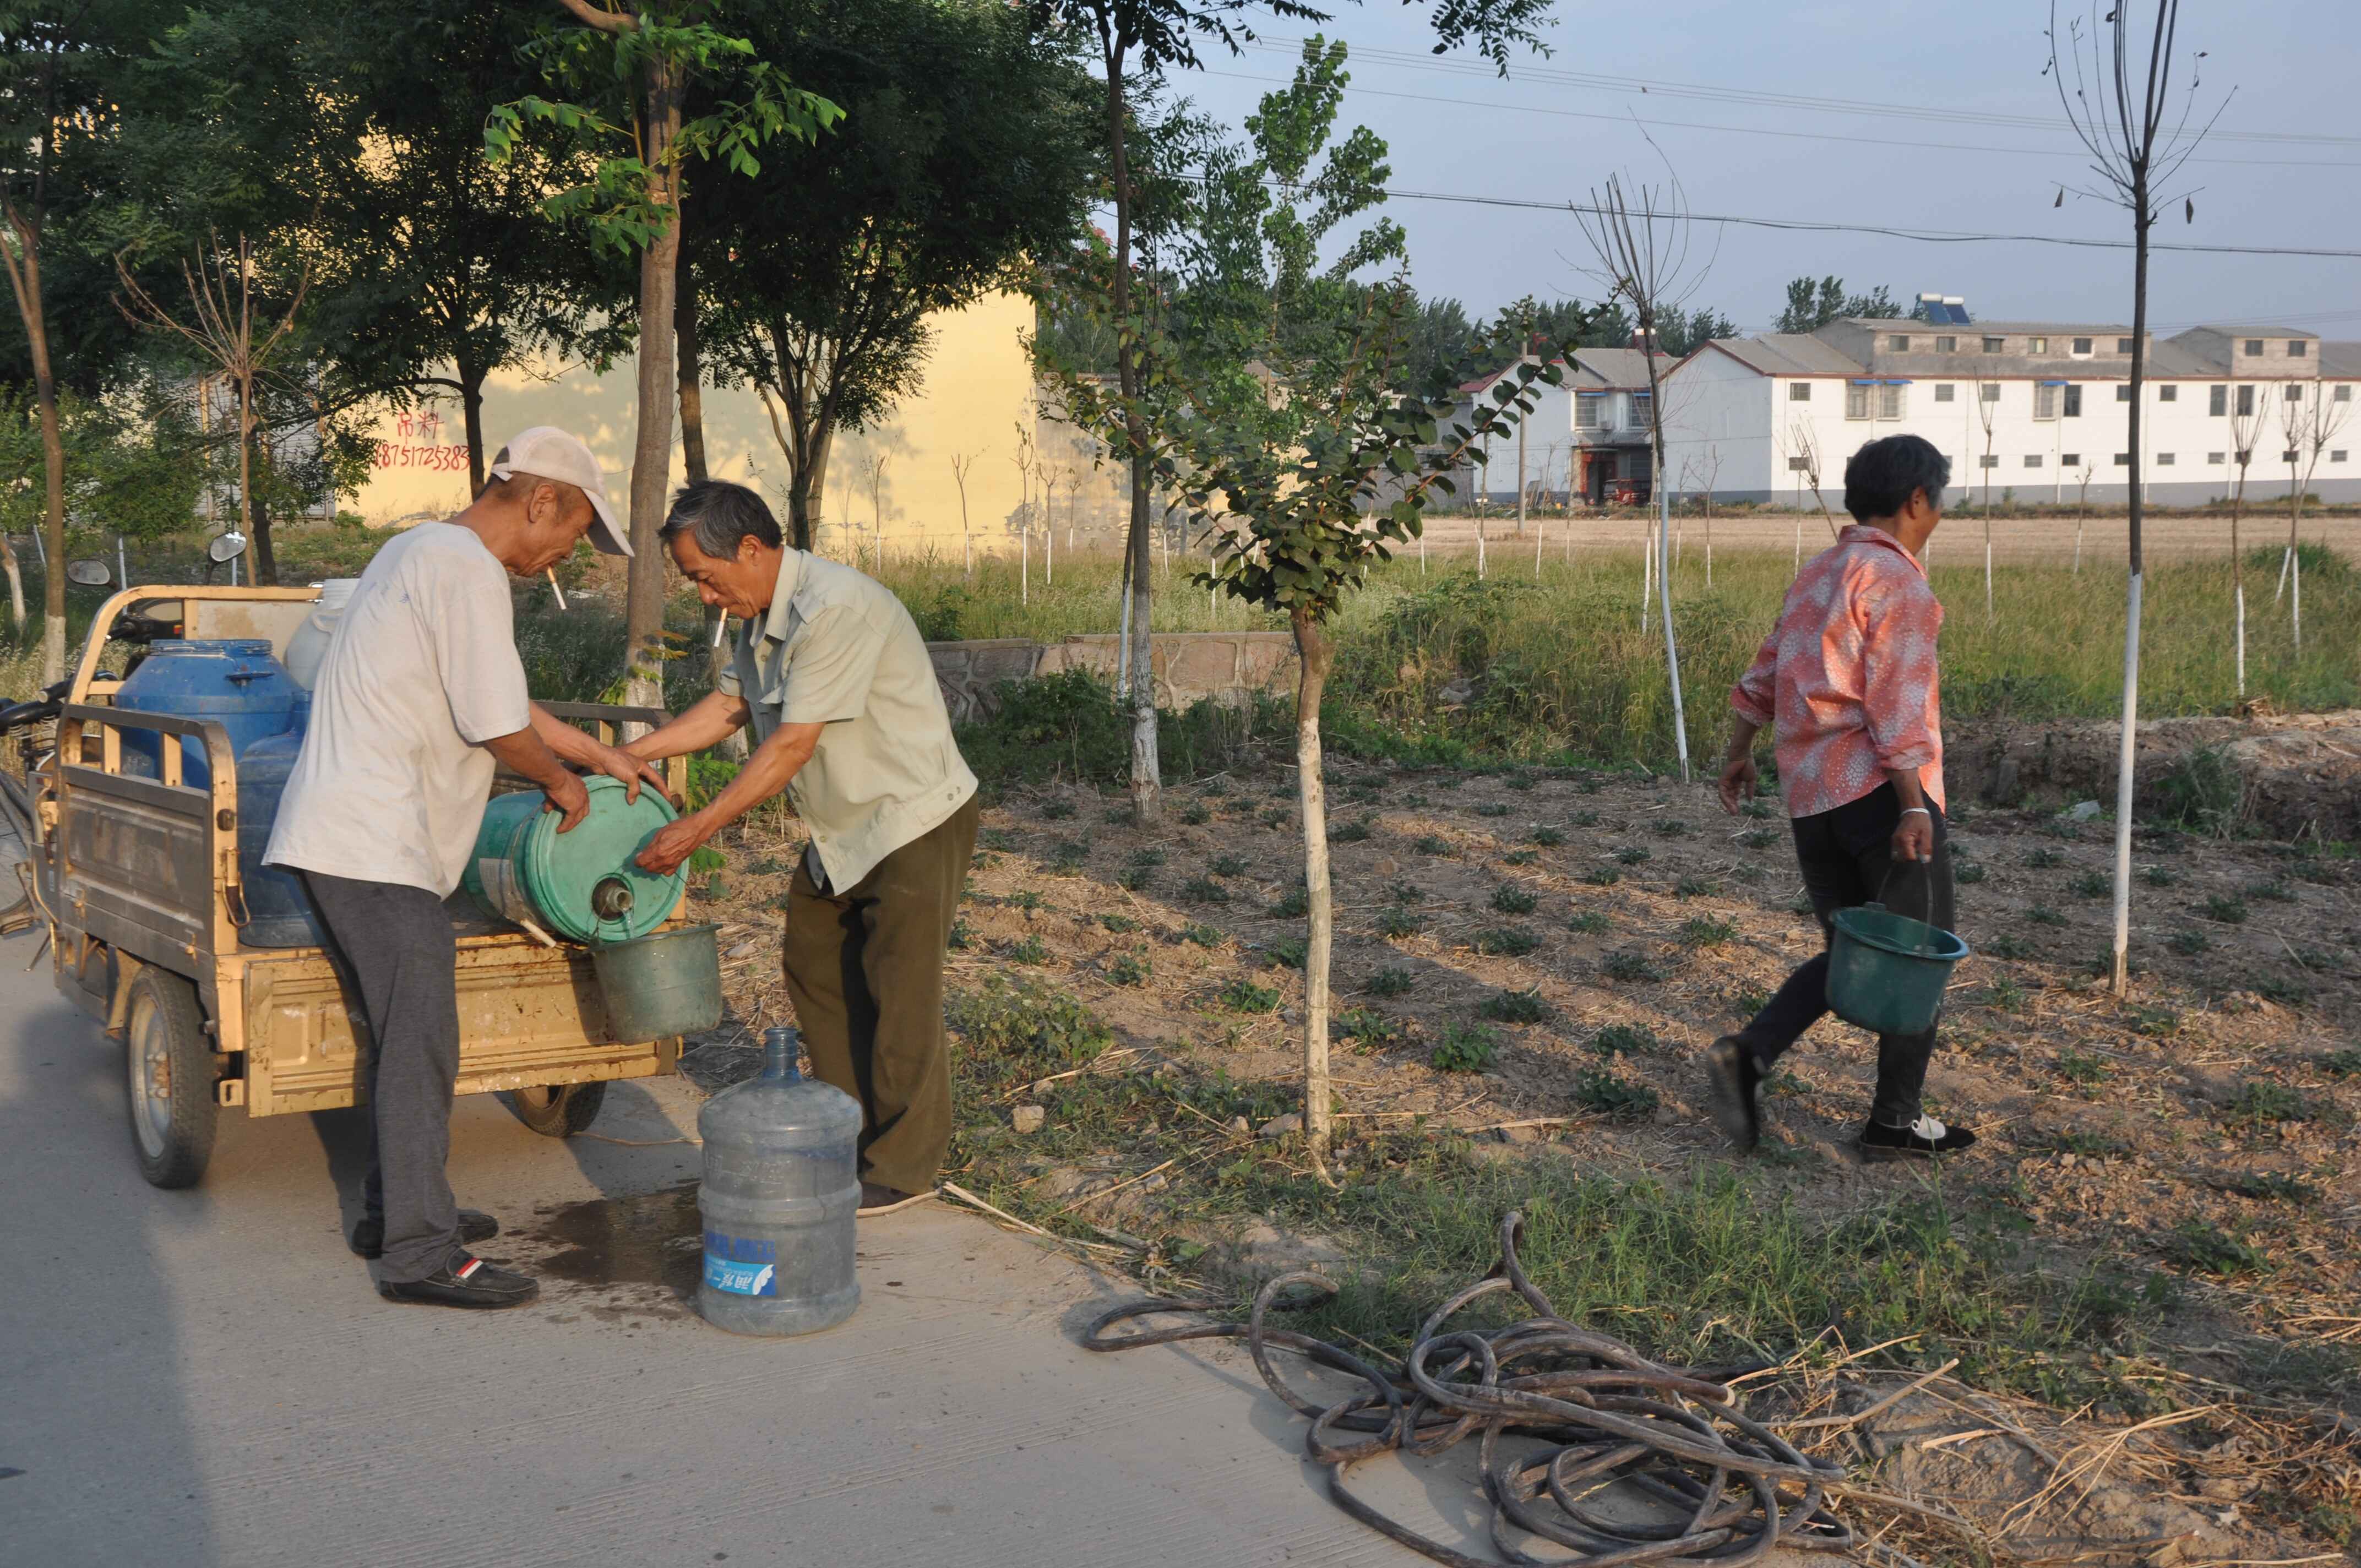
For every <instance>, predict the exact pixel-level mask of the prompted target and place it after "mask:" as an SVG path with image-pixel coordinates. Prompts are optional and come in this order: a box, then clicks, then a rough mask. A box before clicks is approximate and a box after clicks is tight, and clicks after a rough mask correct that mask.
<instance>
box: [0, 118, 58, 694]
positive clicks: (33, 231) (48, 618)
mask: <svg viewBox="0 0 2361 1568" xmlns="http://www.w3.org/2000/svg"><path fill="white" fill-rule="evenodd" d="M43 150H44V152H45V153H46V151H47V147H46V144H44V148H43ZM5 216H6V221H7V225H8V228H9V231H10V234H11V235H12V236H13V237H14V239H15V241H16V244H15V246H14V247H13V248H11V249H10V250H9V251H8V252H7V253H6V255H5V262H6V265H7V269H8V284H9V288H10V290H11V291H13V292H14V293H15V294H16V313H17V314H18V315H19V316H20V317H21V318H23V321H24V323H25V344H26V347H27V350H28V351H29V353H30V356H31V358H32V361H33V397H34V401H35V402H36V404H37V405H38V408H39V411H40V422H41V467H42V470H43V474H44V477H45V478H46V479H47V481H48V491H47V503H48V504H47V507H46V510H44V511H43V513H42V518H41V527H40V531H39V532H37V533H36V534H35V535H34V543H35V544H36V545H38V546H39V549H40V553H41V682H42V684H43V685H52V684H54V683H56V682H58V681H60V680H62V679H63V678H64V677H65V668H66V575H65V558H66V447H65V438H64V437H63V436H62V435H61V434H60V433H59V430H58V384H57V378H56V377H55V376H54V375H52V374H51V372H50V368H49V314H48V309H47V307H46V306H45V305H44V304H43V303H42V298H41V210H40V204H39V202H38V197H37V198H36V201H35V203H34V207H33V210H32V213H31V215H30V216H27V214H24V213H20V212H19V211H18V210H17V209H16V204H15V203H8V205H7V207H6V214H5ZM17 573H18V567H17V565H16V556H15V554H14V552H13V551H12V552H11V553H10V555H9V559H8V587H9V596H10V602H11V603H12V604H13V605H14V606H15V607H16V620H17V621H18V622H19V624H21V623H22V622H23V620H24V619H25V607H24V589H23V587H22V586H21V585H20V584H19V583H18V581H17Z"/></svg>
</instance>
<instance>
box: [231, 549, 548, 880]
mask: <svg viewBox="0 0 2361 1568" xmlns="http://www.w3.org/2000/svg"><path fill="white" fill-rule="evenodd" d="M532 722H533V709H532V704H531V702H530V701H529V700H528V699H527V697H526V696H525V678H524V665H523V664H522V663H521V662H520V661H519V660H518V658H517V651H516V632H515V615H514V611H513V609H512V608H511V601H510V599H509V575H508V569H507V568H506V567H504V566H502V565H500V561H499V559H498V558H497V557H495V556H494V555H493V554H492V553H491V552H490V551H489V550H487V549H486V548H484V542H483V541H482V540H480V539H478V538H477V537H476V534H475V532H474V531H473V530H471V529H466V528H459V527H456V526H454V525H453V524H451V523H447V522H423V523H420V524H419V525H418V526H417V527H415V528H413V529H412V530H410V532H407V533H404V534H402V535H401V537H400V538H398V539H395V540H393V541H391V542H390V543H388V544H387V545H386V546H385V548H384V549H382V550H379V552H378V553H377V558H376V559H375V560H373V561H371V562H370V563H369V564H368V570H367V571H365V572H363V573H362V574H361V580H360V586H359V587H357V588H355V589H354V590H353V597H352V599H351V601H350V602H349V603H347V604H346V606H345V614H344V619H343V620H341V621H339V622H338V623H337V626H336V634H335V638H334V639H333V640H331V641H330V642H329V643H328V652H327V657H326V658H325V659H324V660H323V661H322V662H321V664H320V674H319V684H318V685H316V686H315V687H314V688H313V692H312V723H311V728H310V729H307V730H306V731H305V732H304V736H303V751H302V755H300V756H299V757H298V758H297V759H296V761H295V772H294V773H293V775H292V776H291V777H290V778H289V779H288V781H287V790H286V793H285V794H284V795H281V796H280V802H279V819H278V822H277V824H276V825H275V826H274V827H273V828H272V830H271V834H270V847H269V850H266V851H264V853H263V857H262V858H263V860H264V861H266V862H267V863H269V864H271V865H280V866H299V867H301V868H302V869H303V870H305V871H313V872H326V873H327V874H328V875H330V876H340V877H350V878H352V879H353V880H355V881H357V882H385V883H400V884H401V885H402V886H405V887H423V888H424V889H426V890H427V891H428V892H429V893H432V894H435V895H436V896H437V897H447V896H449V894H450V893H451V890H452V889H453V888H455V887H457V886H458V885H459V873H460V872H461V871H462V870H463V869H464V868H465V867H466V865H467V856H468V855H469V854H470V853H471V852H472V851H473V850H474V849H475V847H476V830H477V829H478V828H480V827H481V826H482V825H483V820H484V803H485V802H486V801H487V800H489V798H490V797H491V793H492V773H493V772H494V766H495V765H494V763H493V761H492V754H491V753H490V752H489V751H485V750H484V748H483V745H482V742H484V741H486V740H492V739H495V738H496V737H499V736H501V735H513V734H515V733H516V732H517V731H518V730H520V729H524V728H525V727H526V726H527V725H529V724H530V723H532Z"/></svg>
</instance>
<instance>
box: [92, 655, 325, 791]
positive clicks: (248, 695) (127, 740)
mask: <svg viewBox="0 0 2361 1568" xmlns="http://www.w3.org/2000/svg"><path fill="white" fill-rule="evenodd" d="M301 691H302V688H301V687H300V686H298V685H296V684H295V681H294V678H293V677H292V676H291V675H289V674H288V673H287V666H286V665H284V664H282V663H280V662H279V661H278V660H277V659H275V658H273V657H271V653H270V644H269V642H268V641H265V640H263V639H261V638H228V639H222V640H218V641H181V640H179V639H167V640H165V641H159V642H151V643H149V644H148V657H147V658H146V659H144V660H142V661H141V662H140V664H139V667H138V668H137V669H136V670H134V671H132V672H131V678H130V679H128V680H126V681H125V682H124V683H123V689H122V690H120V691H118V692H116V693H115V707H129V708H137V709H139V710H140V711H142V712H145V713H169V714H172V715H174V716H176V717H178V718H210V719H214V720H216V721H217V722H219V723H220V725H221V726H222V728H223V729H226V730H228V731H229V745H230V754H231V755H232V756H244V755H245V754H246V749H247V747H248V746H250V745H252V744H253V743H254V742H255V741H257V740H262V739H263V738H264V737H265V736H269V735H277V734H280V733H282V732H284V731H285V729H287V726H288V725H289V724H290V723H291V722H293V718H294V712H295V698H296V696H298V695H299V694H300V692H301ZM163 754H164V751H163V737H162V736H160V735H159V734H158V733H157V732H156V731H154V730H152V729H126V730H124V731H123V767H124V771H125V772H126V773H139V774H142V775H144V776H146V777H148V778H158V777H160V776H161V773H162V769H161V764H162V762H163ZM213 777H214V774H213V769H212V768H211V767H210V766H209V765H208V764H207V763H206V762H205V748H204V742H203V741H202V740H198V739H197V738H196V737H194V736H184V737H182V738H181V783H182V784H187V785H189V786H190V787H191V788H192V789H208V788H210V787H212V784H213Z"/></svg>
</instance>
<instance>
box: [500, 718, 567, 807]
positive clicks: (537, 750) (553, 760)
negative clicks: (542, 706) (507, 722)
mask: <svg viewBox="0 0 2361 1568" xmlns="http://www.w3.org/2000/svg"><path fill="white" fill-rule="evenodd" d="M534 711H535V712H536V713H538V712H539V710H538V709H535V710H534ZM552 722H555V720H553V721H552ZM484 750H485V751H489V752H490V753H491V754H492V757H493V759H494V760H495V761H497V762H499V763H500V766H501V767H503V768H506V769H507V770H508V771H509V772H511V773H515V774H517V775H518V776H520V777H522V778H527V779H531V780H532V781H533V783H534V784H539V785H541V787H542V788H544V789H548V788H550V787H551V786H552V785H554V784H556V783H557V782H558V781H560V780H561V779H568V778H571V777H573V776H574V775H573V774H571V773H567V772H566V764H565V763H564V762H560V761H559V760H558V756H557V753H556V752H555V751H552V750H551V749H550V745H549V742H548V741H547V740H544V739H542V735H541V730H540V727H539V725H538V724H537V723H534V724H528V725H526V726H525V728H523V729H520V730H517V731H516V732H515V733H514V734H511V735H495V736H494V737H492V738H491V739H490V740H487V741H485V742H484Z"/></svg>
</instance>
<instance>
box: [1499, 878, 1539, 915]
mask: <svg viewBox="0 0 2361 1568" xmlns="http://www.w3.org/2000/svg"><path fill="white" fill-rule="evenodd" d="M1540 904H1541V900H1540V898H1539V897H1537V896H1536V895H1535V894H1533V892H1532V889H1530V888H1522V887H1519V886H1518V885H1517V884H1516V883H1510V882H1504V883H1501V884H1500V885H1499V886H1498V887H1496V888H1494V889H1493V890H1492V907H1493V908H1494V909H1497V910H1499V912H1500V913H1501V914H1503V915H1531V914H1532V912H1533V911H1534V909H1535V908H1537V907H1539V905H1540Z"/></svg>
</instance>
